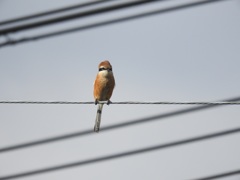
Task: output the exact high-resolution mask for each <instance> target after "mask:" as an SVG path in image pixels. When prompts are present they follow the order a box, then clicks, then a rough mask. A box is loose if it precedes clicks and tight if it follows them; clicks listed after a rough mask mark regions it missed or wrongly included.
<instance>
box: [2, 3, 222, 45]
mask: <svg viewBox="0 0 240 180" xmlns="http://www.w3.org/2000/svg"><path fill="white" fill-rule="evenodd" d="M218 1H223V0H208V1H206V0H204V1H199V2H193V3H188V4H184V5H178V6H172V7H169V8H163V9H159V10H156V11H151V12H147V13H142V14H137V15H133V16H128V17H123V18H117V19H113V20H109V21H104V22H100V23H94V24H90V25H86V26H79V27H75V28H70V29H65V30H61V31H55V32H51V33H46V34H40V35H36V36H32V37H23V38H21V39H18V40H14V41H13V40H12V41H7V42H3V43H0V48H1V47H5V46H9V45H15V44H20V43H24V42H29V41H36V40H40V39H45V38H50V37H55V36H59V35H64V34H68V33H73V32H77V31H83V30H87V29H92V28H97V27H101V26H106V25H111V24H115V23H120V22H125V21H129V20H134V19H138V18H143V17H148V16H152V15H156V14H163V13H167V12H172V11H176V10H181V9H186V8H190V7H195V6H199V5H204V4H208V3H213V2H218Z"/></svg>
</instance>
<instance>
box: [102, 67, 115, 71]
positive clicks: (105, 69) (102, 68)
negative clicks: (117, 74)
mask: <svg viewBox="0 0 240 180" xmlns="http://www.w3.org/2000/svg"><path fill="white" fill-rule="evenodd" d="M103 70H110V71H112V68H104V67H101V68H99V71H103Z"/></svg>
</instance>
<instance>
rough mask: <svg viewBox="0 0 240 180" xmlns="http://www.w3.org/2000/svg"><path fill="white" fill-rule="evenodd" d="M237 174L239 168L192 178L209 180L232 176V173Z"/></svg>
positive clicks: (239, 172) (239, 171)
mask: <svg viewBox="0 0 240 180" xmlns="http://www.w3.org/2000/svg"><path fill="white" fill-rule="evenodd" d="M237 174H240V170H235V171H230V172H224V173H221V174H215V175H211V176H207V177H203V178H197V179H193V180H211V179H217V178H223V177H229V176H234V175H237Z"/></svg>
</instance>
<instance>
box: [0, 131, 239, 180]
mask: <svg viewBox="0 0 240 180" xmlns="http://www.w3.org/2000/svg"><path fill="white" fill-rule="evenodd" d="M239 132H240V127H239V128H235V129H230V130H225V131H220V132H216V133H211V134H207V135H202V136H197V137H192V138H188V139H183V140H180V141H174V142H170V143H166V144H160V145H155V146H151V147H145V148H141V149H136V150H130V151H125V152H120V153H116V154H111V155H107V156H102V157H97V158H92V159H87V160H83V161H77V162H72V163H68V164H62V165H57V166H53V167H47V168H43V169H37V170H33V171H27V172H22V173H18V174H13V175H7V176H2V177H0V180H7V179H16V178H20V177H26V176H32V175H37V174H42V173H47V172H52V171H57V170H62V169H66V168H73V167H76V166H84V165H88V164H93V163H98V162H103V161H108V160H113V159H118V158H123V157H127V156H132V155H137V154H142V153H147V152H151V151H156V150H163V149H166V148H172V147H177V146H181V145H185V144H189V143H194V142H199V141H203V140H209V139H213V138H219V137H223V136H227V135H232V134H235V133H239Z"/></svg>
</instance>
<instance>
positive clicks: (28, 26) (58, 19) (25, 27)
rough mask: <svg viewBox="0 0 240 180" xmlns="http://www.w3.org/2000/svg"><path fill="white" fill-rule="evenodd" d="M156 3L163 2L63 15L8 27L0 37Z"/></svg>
mask: <svg viewBox="0 0 240 180" xmlns="http://www.w3.org/2000/svg"><path fill="white" fill-rule="evenodd" d="M156 1H163V0H148V1H134V2H128V3H122V4H119V5H111V6H108V7H103V8H98V9H94V10H89V11H86V12H77V13H74V14H70V15H65V16H61V17H55V18H49V19H47V20H42V21H38V22H33V23H28V24H24V25H19V26H15V27H9V28H5V29H0V35H4V34H8V33H12V32H18V31H23V30H28V29H33V28H37V27H40V26H46V25H50V24H55V23H59V22H63V21H68V20H73V19H76V18H83V17H87V16H92V15H96V14H102V13H106V12H111V11H115V10H120V9H124V8H129V7H134V6H137V5H143V4H147V3H152V2H156Z"/></svg>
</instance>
